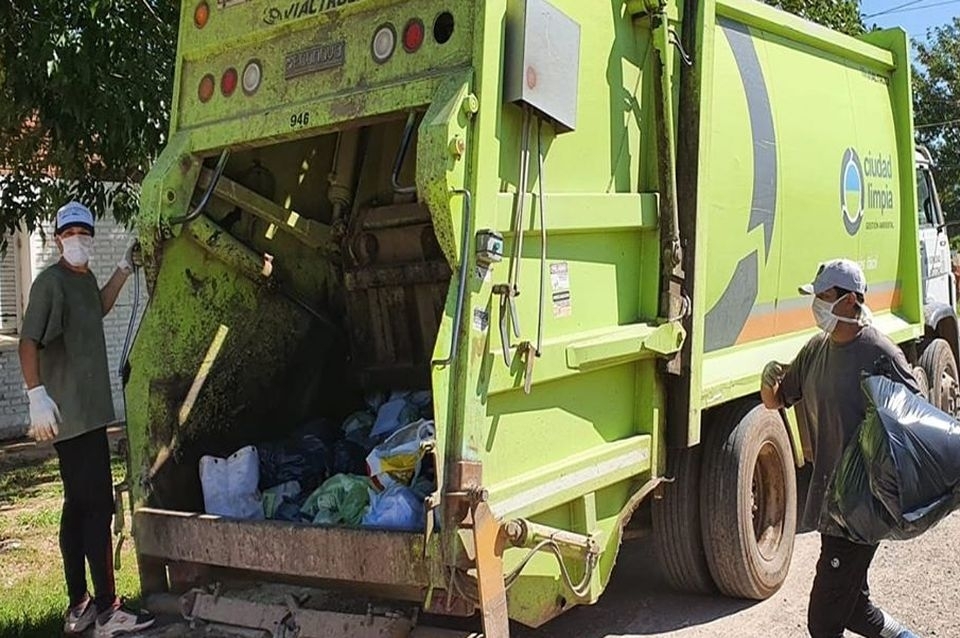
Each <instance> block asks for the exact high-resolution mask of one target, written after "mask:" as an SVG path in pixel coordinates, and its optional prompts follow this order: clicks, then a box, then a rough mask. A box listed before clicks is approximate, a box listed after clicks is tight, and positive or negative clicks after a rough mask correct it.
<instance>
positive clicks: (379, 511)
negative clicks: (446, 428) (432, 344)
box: [200, 392, 437, 531]
mask: <svg viewBox="0 0 960 638" xmlns="http://www.w3.org/2000/svg"><path fill="white" fill-rule="evenodd" d="M435 440H436V428H435V426H434V421H433V400H432V396H431V395H430V393H429V392H394V393H392V394H390V395H385V394H376V395H371V396H369V397H367V400H366V406H365V408H364V409H363V410H360V411H358V412H355V413H354V414H351V415H350V416H349V417H348V418H347V419H346V420H345V421H344V422H343V423H342V424H341V425H340V426H339V427H338V426H337V425H336V424H335V423H333V422H331V421H329V420H325V419H318V420H316V421H312V422H310V423H306V424H304V425H302V426H301V427H300V428H298V429H297V430H296V431H294V432H293V433H292V434H290V435H289V436H288V437H286V438H284V439H282V440H280V441H272V442H268V443H263V444H261V445H258V446H247V447H245V448H242V449H240V450H238V451H237V452H235V453H234V454H232V455H231V456H229V457H228V458H225V459H224V458H217V457H213V456H204V457H203V458H202V459H201V460H200V483H201V485H202V487H203V498H204V508H205V511H206V513H208V514H214V515H218V516H227V517H230V518H240V519H248V520H264V519H272V520H281V521H290V522H296V523H309V524H314V525H347V526H351V527H370V528H377V529H388V530H399V531H417V530H422V529H424V526H425V524H426V523H425V517H426V514H425V511H424V500H425V499H426V498H427V496H429V495H430V494H431V493H432V492H433V491H434V490H435V489H436V484H437V483H436V468H435V467H434V466H433V464H432V463H431V462H429V461H430V458H429V457H426V456H425V454H424V452H425V450H426V449H428V448H429V447H430V446H431V445H432V444H433V443H434V441H435Z"/></svg>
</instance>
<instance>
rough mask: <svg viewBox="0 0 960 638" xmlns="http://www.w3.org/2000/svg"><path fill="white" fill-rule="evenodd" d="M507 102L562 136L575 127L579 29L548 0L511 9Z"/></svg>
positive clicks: (520, 2) (516, 1)
mask: <svg viewBox="0 0 960 638" xmlns="http://www.w3.org/2000/svg"><path fill="white" fill-rule="evenodd" d="M506 26H507V33H506V51H505V55H504V60H505V68H504V77H505V81H506V86H505V87H504V99H506V101H507V102H511V103H515V104H520V105H527V106H529V107H530V108H532V109H534V110H535V111H537V112H538V113H539V114H540V115H541V117H543V118H545V119H547V120H550V121H552V122H553V123H554V126H555V128H556V130H557V132H558V133H567V132H570V131H573V130H574V129H576V127H577V96H578V93H579V87H580V25H579V24H578V23H577V22H575V21H574V20H573V19H571V18H570V17H569V16H567V15H566V14H565V13H563V12H562V11H560V10H559V9H557V8H556V7H554V6H553V5H552V4H550V3H549V2H546V1H545V0H511V1H510V3H509V4H508V8H507V25H506Z"/></svg>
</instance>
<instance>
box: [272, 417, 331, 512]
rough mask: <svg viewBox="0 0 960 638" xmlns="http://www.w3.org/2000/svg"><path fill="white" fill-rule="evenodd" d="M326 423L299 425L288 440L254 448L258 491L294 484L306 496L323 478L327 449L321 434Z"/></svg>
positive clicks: (327, 428) (327, 460) (326, 466)
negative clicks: (257, 466)
mask: <svg viewBox="0 0 960 638" xmlns="http://www.w3.org/2000/svg"><path fill="white" fill-rule="evenodd" d="M331 427H332V426H331V424H330V422H328V421H326V420H323V419H320V420H317V421H311V422H310V423H307V424H306V425H303V426H301V427H300V428H298V429H297V430H296V431H294V432H293V433H292V434H291V435H289V436H288V437H286V438H284V439H281V440H279V441H272V442H269V443H264V444H261V445H258V446H257V451H258V452H259V453H260V489H261V490H266V489H269V488H271V487H274V486H276V485H280V484H281V483H286V482H287V481H298V482H299V483H300V485H301V487H302V488H303V491H304V492H305V493H307V494H309V493H310V492H311V491H312V490H314V489H316V487H317V486H318V485H319V484H320V483H322V482H323V481H324V480H325V479H326V478H327V468H328V467H329V465H330V448H329V447H328V445H327V444H326V443H325V442H324V435H325V434H326V433H328V432H329V431H330V428H331Z"/></svg>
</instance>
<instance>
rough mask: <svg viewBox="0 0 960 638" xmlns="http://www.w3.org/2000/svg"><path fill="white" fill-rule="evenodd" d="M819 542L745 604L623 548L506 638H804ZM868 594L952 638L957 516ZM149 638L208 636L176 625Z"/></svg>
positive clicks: (642, 547) (895, 557)
mask: <svg viewBox="0 0 960 638" xmlns="http://www.w3.org/2000/svg"><path fill="white" fill-rule="evenodd" d="M819 542H820V539H819V536H818V535H816V534H803V535H801V536H800V537H798V538H797V545H796V550H795V552H794V557H793V564H792V568H791V570H790V575H789V577H788V578H787V582H786V583H785V585H784V587H783V588H782V589H781V590H780V592H779V593H777V595H775V596H774V597H773V598H771V599H769V600H767V601H765V602H762V603H751V602H747V601H738V600H730V599H726V598H721V597H719V596H717V597H704V596H685V595H680V594H676V593H673V592H672V591H670V590H669V589H668V588H667V586H666V584H665V583H664V581H663V579H662V577H661V576H660V574H659V570H658V569H657V566H656V560H655V558H654V556H653V555H652V553H651V551H650V545H651V544H650V543H649V542H645V541H642V540H640V541H633V542H630V543H628V544H627V545H625V546H624V551H623V553H622V554H621V557H620V560H619V561H618V563H617V567H616V571H615V572H614V577H613V581H612V583H611V585H610V587H609V588H608V589H607V591H606V593H605V594H604V595H603V597H602V598H601V600H600V602H599V603H598V604H597V605H596V606H593V607H581V608H578V609H574V610H572V611H570V612H569V613H568V614H566V615H564V616H562V617H561V618H559V619H557V620H555V621H554V622H552V623H549V624H547V625H546V626H544V627H541V628H540V629H537V630H530V629H525V628H521V627H519V626H517V627H515V628H514V630H513V632H512V638H632V637H637V638H639V637H644V638H646V637H653V636H659V637H664V638H805V637H806V636H807V632H806V620H805V619H806V606H807V595H808V593H809V589H810V583H811V582H812V580H813V571H814V565H815V563H816V560H817V556H818V554H819ZM871 586H872V589H873V595H874V598H875V599H876V601H877V602H878V603H879V604H880V605H881V606H883V607H884V608H885V609H886V610H887V611H889V612H891V613H892V614H894V615H895V616H897V617H898V618H899V619H900V620H902V621H903V622H904V623H906V624H907V625H909V626H910V627H911V628H912V629H913V630H914V631H915V632H917V634H918V635H919V636H921V637H922V638H929V637H937V638H960V512H958V513H956V514H954V515H953V516H951V517H950V518H948V519H947V520H945V521H944V522H943V523H941V524H940V525H939V526H938V527H936V528H934V529H933V530H931V531H930V532H928V533H927V534H925V535H924V536H922V537H921V538H919V539H916V540H914V541H909V542H903V543H885V544H884V545H883V546H882V547H881V548H880V551H879V552H878V554H877V558H876V560H875V562H874V567H873V569H872V571H871ZM428 624H429V623H428ZM442 624H446V625H447V627H448V628H450V629H453V628H454V627H456V628H457V629H459V630H462V631H464V636H468V635H474V634H470V632H471V631H476V630H477V629H479V627H477V626H476V625H475V623H474V622H471V621H464V622H462V623H460V622H454V623H451V624H447V623H442ZM148 635H149V636H150V637H151V638H158V637H162V638H172V637H173V636H177V637H178V638H184V637H185V636H190V637H191V638H193V637H200V636H203V637H204V638H209V636H210V634H207V633H205V632H200V633H193V632H188V631H186V630H185V629H184V628H183V626H182V625H180V626H179V627H167V628H166V630H160V631H156V632H150V633H149V634H148ZM217 635H219V634H217Z"/></svg>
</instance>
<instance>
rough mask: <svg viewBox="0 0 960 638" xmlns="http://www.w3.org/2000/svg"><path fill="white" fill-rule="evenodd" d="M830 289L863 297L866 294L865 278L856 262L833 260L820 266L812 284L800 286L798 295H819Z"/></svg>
mask: <svg viewBox="0 0 960 638" xmlns="http://www.w3.org/2000/svg"><path fill="white" fill-rule="evenodd" d="M831 288H840V289H841V290H849V291H850V292H855V293H858V294H861V295H863V294H865V293H866V292H867V278H866V277H865V276H864V274H863V269H862V268H860V265H859V264H857V263H856V262H854V261H850V260H849V259H834V260H833V261H828V262H826V263H823V264H820V269H819V270H817V276H816V278H815V279H814V280H813V283H810V284H807V285H805V286H800V294H802V295H819V294H820V293H822V292H826V291H827V290H830V289H831Z"/></svg>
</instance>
